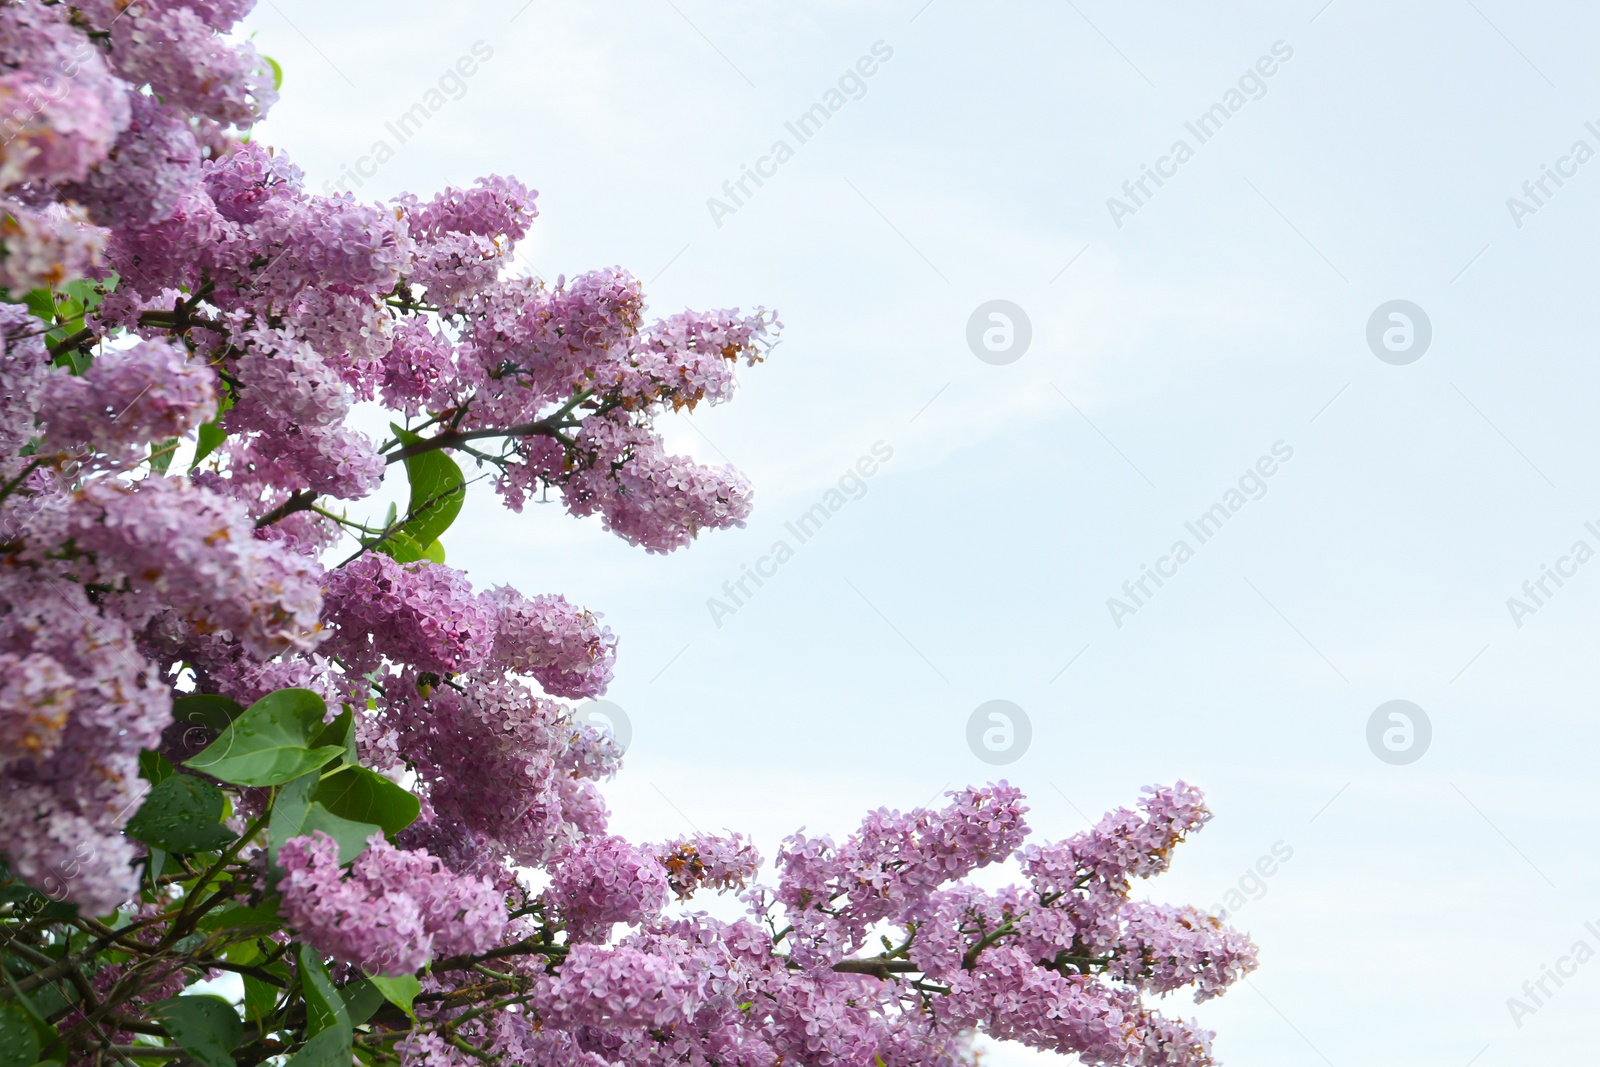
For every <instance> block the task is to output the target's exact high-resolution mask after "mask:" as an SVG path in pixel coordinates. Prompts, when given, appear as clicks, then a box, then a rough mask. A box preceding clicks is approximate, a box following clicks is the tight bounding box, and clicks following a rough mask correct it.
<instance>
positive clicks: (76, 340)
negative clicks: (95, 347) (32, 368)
mask: <svg viewBox="0 0 1600 1067" xmlns="http://www.w3.org/2000/svg"><path fill="white" fill-rule="evenodd" d="M92 340H94V331H93V330H91V329H89V327H87V326H85V327H84V328H83V329H81V330H79V331H78V332H77V333H74V334H68V335H67V336H66V337H63V338H62V339H61V340H59V341H57V342H56V343H55V344H53V345H51V346H50V349H49V352H50V358H51V359H55V358H56V357H57V356H59V355H61V354H63V353H65V352H71V351H72V350H73V349H74V348H77V347H78V346H79V345H81V344H83V343H84V342H85V341H92Z"/></svg>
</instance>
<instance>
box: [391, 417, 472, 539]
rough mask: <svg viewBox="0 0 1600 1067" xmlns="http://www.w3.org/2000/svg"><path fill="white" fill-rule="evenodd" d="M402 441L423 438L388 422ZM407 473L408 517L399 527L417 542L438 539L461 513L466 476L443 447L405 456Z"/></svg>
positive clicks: (407, 442)
mask: <svg viewBox="0 0 1600 1067" xmlns="http://www.w3.org/2000/svg"><path fill="white" fill-rule="evenodd" d="M390 428H391V429H393V430H394V433H395V437H396V438H397V439H398V440H399V441H400V443H401V444H406V445H410V444H416V443H417V442H418V441H421V440H422V438H421V437H418V436H417V435H416V434H414V433H411V432H410V431H409V430H402V429H401V428H400V427H398V426H393V425H391V427H390ZM406 477H407V478H408V479H409V480H410V482H411V499H410V500H409V501H408V502H407V505H406V511H407V514H409V515H410V516H411V517H410V518H409V519H407V520H406V524H405V526H403V527H401V529H402V530H403V531H404V532H405V534H406V536H408V537H410V538H411V539H412V540H413V541H415V542H417V544H418V545H420V546H424V547H426V546H428V545H431V544H433V542H435V541H437V540H438V539H439V538H440V536H442V535H443V534H444V532H445V531H446V530H448V529H449V528H450V524H451V523H453V522H455V521H456V516H457V515H459V514H460V513H461V504H462V502H463V501H465V500H466V498H467V492H466V481H467V480H466V478H465V477H464V476H463V475H462V473H461V468H460V467H458V466H456V461H455V460H453V459H451V458H450V457H449V456H447V455H445V454H444V451H443V450H442V449H437V448H436V449H434V450H433V451H431V452H422V453H419V454H417V455H415V456H407V457H406Z"/></svg>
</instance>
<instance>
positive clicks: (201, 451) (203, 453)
mask: <svg viewBox="0 0 1600 1067" xmlns="http://www.w3.org/2000/svg"><path fill="white" fill-rule="evenodd" d="M227 439H228V431H226V430H224V429H223V428H222V426H221V424H220V423H219V422H217V421H216V420H215V419H213V420H212V421H211V422H202V423H201V424H200V429H199V430H198V431H196V433H195V442H196V443H195V450H194V460H193V461H192V462H191V463H190V464H189V469H190V470H194V469H195V468H196V467H198V466H200V461H201V460H203V459H205V458H206V457H207V456H209V455H211V453H213V452H215V451H216V450H217V449H218V448H220V447H221V446H222V442H224V441H226V440H227Z"/></svg>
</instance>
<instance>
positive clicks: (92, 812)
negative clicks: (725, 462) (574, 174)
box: [0, 0, 1256, 1067]
mask: <svg viewBox="0 0 1600 1067" xmlns="http://www.w3.org/2000/svg"><path fill="white" fill-rule="evenodd" d="M250 7H251V3H250V2H249V0H229V2H202V0H140V2H138V3H133V2H130V0H82V2H77V3H60V2H47V0H10V2H0V127H3V139H0V285H3V286H4V291H3V292H0V297H3V302H0V342H3V353H0V385H3V387H4V388H3V391H0V395H3V397H4V399H3V401H0V563H3V566H0V860H3V866H0V926H3V927H4V932H3V934H0V946H3V947H0V964H3V968H4V972H5V973H4V977H5V982H4V983H3V986H0V1067H10V1065H11V1064H13V1063H15V1064H18V1065H24V1067H25V1065H26V1064H29V1063H33V1062H36V1061H43V1062H54V1063H68V1062H70V1063H75V1064H76V1063H94V1064H110V1063H124V1064H125V1063H127V1062H129V1061H130V1060H132V1061H140V1060H149V1059H157V1060H165V1059H168V1058H170V1057H171V1056H172V1055H174V1054H178V1053H181V1054H183V1055H186V1056H188V1057H190V1058H192V1059H194V1060H196V1061H198V1062H200V1063H203V1064H205V1065H206V1067H227V1065H228V1064H230V1063H231V1064H235V1065H244V1064H255V1063H260V1062H263V1061H266V1060H269V1059H271V1060H273V1061H274V1062H275V1063H284V1062H287V1063H288V1064H290V1065H293V1067H316V1065H323V1064H337V1065H340V1067H343V1065H348V1064H350V1063H352V1062H353V1061H356V1060H359V1061H360V1062H361V1063H364V1064H379V1063H390V1062H395V1061H398V1062H401V1063H406V1064H447V1063H448V1064H468V1063H474V1062H486V1063H497V1062H506V1063H515V1064H539V1065H542V1067H602V1065H607V1064H618V1063H630V1064H661V1065H665V1064H669V1063H683V1064H691V1065H704V1067H713V1065H715V1067H724V1065H730V1067H731V1065H740V1067H770V1065H772V1064H775V1063H782V1062H786V1061H787V1062H794V1063H804V1064H816V1065H820V1067H833V1065H841V1067H874V1065H875V1067H909V1065H912V1064H917V1065H923V1064H957V1063H970V1062H972V1060H973V1056H974V1051H973V1039H974V1037H975V1035H980V1034H986V1035H989V1036H991V1037H993V1038H997V1039H1004V1040H1015V1041H1020V1042H1022V1043H1024V1044H1027V1045H1030V1046H1032V1047H1035V1048H1039V1049H1045V1050H1051V1051H1056V1052H1062V1053H1073V1054H1077V1055H1078V1056H1079V1057H1080V1058H1081V1060H1082V1061H1083V1062H1086V1063H1094V1064H1101V1063H1104V1064H1183V1065H1198V1064H1206V1063H1210V1062H1212V1059H1211V1051H1210V1035H1209V1034H1207V1033H1206V1032H1204V1031H1202V1030H1201V1029H1199V1027H1198V1026H1197V1025H1196V1024H1193V1023H1184V1022H1180V1021H1177V1020H1175V1019H1172V1018H1168V1017H1166V1016H1164V1015H1162V1014H1160V1013H1158V1012H1157V1011H1156V1009H1155V1008H1154V1007H1153V1006H1152V1004H1151V998H1154V997H1159V996H1161V995H1164V994H1167V993H1170V992H1173V991H1178V990H1189V991H1192V992H1193V994H1194V998H1195V999H1196V1000H1204V999H1206V998H1208V997H1211V996H1215V995H1216V994H1218V993H1221V992H1222V991H1223V990H1225V989H1226V988H1227V987H1228V986H1229V985H1230V984H1231V983H1233V982H1234V981H1236V980H1238V979H1239V978H1240V977H1241V976H1242V975H1244V974H1245V973H1246V972H1248V971H1249V970H1251V969H1252V968H1254V966H1255V964H1256V956H1255V948H1254V946H1253V945H1252V944H1251V943H1250V941H1249V940H1248V939H1247V938H1246V937H1244V936H1243V935H1242V934H1239V933H1238V932H1236V931H1232V930H1229V929H1227V928H1225V927H1224V926H1223V925H1222V924H1221V922H1220V921H1219V920H1218V919H1217V918H1215V917H1213V916H1210V915H1207V914H1205V913H1203V912H1201V911H1199V910H1197V909H1194V908H1187V907H1170V906H1165V905H1158V904H1153V903H1149V902H1144V901H1136V900H1133V899H1131V894H1132V893H1133V887H1134V883H1135V881H1136V880H1138V879H1143V878H1146V877H1148V876H1150V875H1153V874H1157V873H1159V872H1161V871H1162V870H1164V869H1166V867H1167V865H1168V862H1169V858H1170V854H1171V852H1172V850H1173V848H1174V847H1175V846H1176V845H1177V844H1178V843H1179V842H1180V841H1182V840H1183V838H1184V837H1185V835H1187V834H1188V833H1190V832H1193V831H1195V830H1198V829H1199V828H1200V827H1201V826H1202V825H1204V823H1205V822H1206V821H1207V820H1208V819H1209V818H1210V813H1209V811H1208V810H1207V809H1206V807H1205V805H1204V802H1203V799H1202V797H1201V794H1200V793H1199V791H1198V790H1196V789H1194V788H1192V787H1190V786H1188V785H1185V784H1183V783H1178V784H1177V785H1176V786H1173V787H1170V788H1159V789H1151V790H1148V791H1147V792H1146V794H1145V795H1144V796H1143V798H1142V799H1141V800H1140V801H1139V805H1138V808H1137V810H1121V811H1118V812H1115V813H1113V814H1111V815H1108V816H1106V818H1105V819H1104V820H1103V821H1102V822H1100V823H1099V824H1098V825H1097V826H1095V827H1094V828H1092V829H1090V830H1087V831H1084V832H1083V833H1080V834H1077V835H1075V836H1073V837H1071V838H1068V839H1067V840H1065V841H1058V842H1052V843H1045V844H1029V843H1028V834H1029V831H1028V827H1027V824H1026V822H1025V820H1024V814H1025V812H1026V808H1025V807H1024V804H1023V798H1022V796H1021V795H1020V793H1019V792H1018V791H1017V790H1015V789H1014V788H1012V787H1010V786H1008V785H1007V784H1006V783H1004V782H1001V783H999V784H991V785H988V786H985V787H982V788H969V789H963V790H958V791H955V792H953V793H951V794H949V796H948V802H947V803H945V804H944V805H943V806H942V807H938V808H929V809H922V808H919V809H916V810H913V811H910V812H905V813H902V812H898V811H888V810H880V811H877V812H873V813H871V814H869V815H868V816H867V817H866V818H865V820H864V821H863V822H862V824H861V827H860V829H859V830H858V831H857V832H855V833H854V834H852V835H851V836H850V837H848V838H847V839H846V840H844V841H843V842H835V841H833V840H832V839H830V838H827V837H806V836H803V835H799V834H796V835H794V836H792V837H790V838H789V839H787V840H786V841H784V842H783V844H782V846H781V847H780V849H779V851H778V853H777V855H776V857H774V863H773V865H772V866H771V867H767V866H766V865H764V863H763V860H762V857H761V856H760V854H759V853H758V852H757V851H756V849H755V848H754V846H753V845H752V844H751V843H750V842H749V841H748V840H747V839H745V838H744V837H742V836H740V835H737V834H734V835H730V836H725V837H718V836H709V835H696V836H694V837H689V838H681V839H677V840H673V841H666V842H658V843H640V842H631V841H628V840H625V839H623V838H622V837H619V836H616V835H613V834H610V833H609V832H608V829H607V818H608V813H607V811H606V807H605V803H604V800H603V799H602V796H601V794H600V792H599V788H598V787H599V783H600V782H602V781H604V780H605V779H607V778H608V777H609V776H611V775H612V774H614V773H615V772H616V771H617V768H618V764H619V761H620V752H619V750H618V748H617V745H616V743H615V741H614V740H613V739H612V738H611V737H610V736H609V735H608V734H606V733H604V732H602V731H599V730H596V729H595V728H593V727H591V726H590V725H587V724H586V723H584V722H583V721H582V720H581V719H579V718H575V717H574V713H573V708H572V706H571V704H570V702H571V701H574V700H578V699H583V698H593V697H597V696H599V695H601V694H603V693H604V692H605V690H606V686H607V684H608V683H609V682H610V681H611V678H612V674H613V669H614V664H615V659H616V653H617V641H616V638H615V636H614V635H613V634H612V633H611V631H610V630H609V629H608V628H607V627H605V626H604V625H603V624H602V622H601V620H600V617H599V615H598V614H596V613H595V612H593V611H590V610H587V609H585V608H583V607H580V606H577V605H574V604H571V603H569V602H568V601H567V600H565V599H564V598H563V597H561V596H560V595H558V594H556V593H554V592H550V591H540V592H537V593H535V594H532V595H529V594H525V593H523V592H520V591H518V590H515V589H512V588H509V587H498V588H493V589H477V588H475V587H474V585H473V583H472V582H471V580H470V578H469V577H468V575H467V574H465V573H464V572H462V571H460V570H458V569H454V568H452V567H450V566H449V565H448V564H447V563H446V561H445V560H446V555H445V552H446V549H445V541H446V539H447V538H446V535H447V534H450V531H451V525H452V522H453V520H454V519H455V517H456V515H457V514H458V512H459V511H460V509H461V505H462V501H463V499H464V496H465V494H466V492H467V491H468V489H469V487H471V486H474V485H477V484H478V483H479V482H486V483H488V486H486V487H484V488H488V487H492V488H493V489H494V491H495V492H496V493H498V494H499V496H500V497H501V498H502V500H503V501H504V503H505V504H506V506H507V507H509V508H511V509H512V510H514V511H520V510H521V509H522V508H523V507H525V506H526V505H527V504H528V503H529V502H530V501H534V500H538V501H547V500H558V501H560V503H561V504H562V505H563V506H565V508H566V509H567V510H568V511H569V512H571V513H572V514H573V515H576V516H591V515H594V516H599V520H600V524H601V525H602V526H603V527H604V528H605V529H607V530H610V531H611V532H612V533H614V534H616V535H617V536H619V537H621V538H623V539H624V540H626V541H627V542H629V543H630V544H633V545H636V546H639V547H642V548H643V549H645V550H646V551H647V552H670V551H674V550H677V549H680V548H683V547H685V546H687V545H688V544H690V543H691V542H692V541H693V540H694V539H695V538H696V537H697V536H698V535H699V534H701V533H702V532H704V531H706V530H715V529H722V528H727V527H730V526H740V525H742V524H743V522H744V520H745V518H746V516H747V515H748V514H749V511H750V507H751V491H750V487H749V486H748V484H747V483H746V482H745V480H744V479H743V478H742V477H741V476H740V475H739V474H738V472H737V471H735V470H733V469H732V468H730V467H711V466H705V465H702V464H699V463H697V462H695V461H694V460H693V459H691V458H689V457H685V456H678V455H672V454H669V453H668V451H667V450H666V448H665V447H664V446H663V444H662V441H661V437H660V435H659V433H658V432H657V430H656V428H655V420H656V418H657V416H658V415H660V414H662V413H663V412H666V411H669V410H670V411H679V410H685V409H693V408H695V407H696V406H697V405H699V404H701V403H706V404H716V403H720V402H723V401H725V400H727V399H729V398H730V397H731V395H732V393H733V390H734V384H735V380H734V368H735V367H736V366H737V365H739V364H741V363H743V364H746V365H752V364H755V363H758V362H760V361H761V360H762V359H763V358H764V357H765V355H766V354H767V352H768V351H769V350H770V348H771V346H772V345H773V343H774V342H775V340H776V336H777V331H778V328H779V324H778V322H777V320H776V319H775V317H774V316H773V315H771V314H770V313H768V312H766V311H764V310H761V309H757V310H755V311H752V312H741V311H737V310H718V311H710V312H691V311H685V312H682V313H678V314H674V315H671V316H668V317H666V318H663V319H652V318H650V317H648V315H647V312H646V305H645V300H644V294H643V291H642V288H641V286H640V284H639V282H638V281H637V280H636V279H635V278H633V277H632V276H631V275H630V274H628V273H627V272H626V271H623V270H621V269H620V268H612V269H606V270H598V271H593V272H590V273H586V274H582V275H578V276H575V277H572V278H565V277H563V278H559V279H557V281H556V282H555V283H554V284H553V285H551V284H547V283H545V282H543V281H538V280H530V279H527V278H517V277H511V276H509V275H508V274H507V272H506V267H507V266H508V264H509V262H510V259H511V256H512V252H513V249H514V248H515V246H516V244H517V242H518V241H519V240H521V239H522V238H523V237H524V236H525V235H526V234H527V232H528V230H529V227H530V226H531V225H532V224H533V222H534V220H535V218H536V216H537V214H538V212H537V207H536V194H535V193H534V192H533V191H532V190H530V189H528V188H527V187H525V186H524V185H522V184H521V183H519V182H517V181H516V180H514V179H511V178H504V177H489V178H484V179H481V180H479V181H478V182H477V183H476V184H474V185H473V186H472V187H471V188H468V189H447V190H445V191H444V192H442V193H440V194H438V195H437V196H434V197H432V198H430V199H426V200H424V199H421V198H418V197H415V196H404V197H399V198H397V199H395V200H393V201H390V202H387V203H360V202H357V201H356V200H355V199H354V198H353V197H351V196H349V195H344V196H333V197H324V196H313V195H311V194H309V193H307V192H306V190H305V187H304V182H303V176H302V174H301V172H300V170H299V169H298V168H296V167H295V166H294V165H293V164H292V163H290V162H289V160H288V159H287V158H286V157H285V156H284V155H283V154H282V153H280V152H275V151H273V150H272V149H270V148H268V147H266V146H264V145H262V144H260V143H259V142H257V141H254V140H250V139H249V138H248V137H247V136H246V134H247V132H248V128H249V127H250V125H251V124H252V123H254V122H255V121H256V120H258V119H260V118H261V117H262V115H263V114H264V113H265V111H266V110H267V108H269V107H270V106H271V104H272V103H273V101H274V100H275V98H276V88H277V86H276V78H275V70H276V68H275V66H274V65H272V64H271V63H270V61H268V60H265V59H264V58H263V57H261V56H259V55H258V54H257V53H256V52H255V51H254V50H253V49H252V48H251V47H250V46H249V45H248V44H245V43H241V42H240V41H238V40H237V39H236V38H234V37H231V36H227V33H228V31H229V30H230V29H231V28H232V27H233V26H234V24H235V23H236V22H237V20H238V19H239V18H241V17H242V16H243V15H244V14H245V13H246V12H247V11H248V10H249V8H250ZM358 402H373V403H375V404H378V405H381V406H382V407H383V408H385V409H387V410H388V411H389V412H390V414H391V416H392V418H393V423H392V425H391V429H390V431H389V433H388V434H387V435H385V437H384V439H382V440H374V439H373V438H371V437H369V436H368V435H366V434H364V433H362V432H361V431H360V430H358V429H356V428H355V427H354V426H353V425H352V424H351V422H350V414H351V411H352V407H353V405H355V404H356V403H358ZM389 478H397V479H398V478H403V479H405V484H406V485H407V487H408V489H409V498H408V500H407V504H406V507H405V509H404V510H403V511H402V510H401V509H400V508H398V507H396V508H394V509H392V510H391V512H390V513H389V514H388V515H386V516H382V517H375V516H365V517H361V518H356V517H352V516H353V515H357V514H364V513H363V512H362V509H361V505H360V503H359V502H360V501H362V500H363V499H365V498H367V497H369V496H370V495H371V494H372V493H373V492H374V491H375V490H376V489H377V488H378V487H379V486H380V485H382V484H383V483H384V481H385V480H386V479H389ZM475 491H482V490H475ZM996 864H1008V865H1010V867H1011V869H1013V870H1014V871H1015V872H1016V878H1017V881H1016V882H1015V884H1013V885H1010V886H1008V887H1007V888H1004V889H1001V890H988V889H983V888H979V886H978V885H977V884H975V883H974V882H972V881H970V880H969V876H970V875H971V874H973V872H975V871H978V870H979V869H982V868H986V867H992V866H994V865H996ZM712 894H721V895H724V896H726V897H728V898H730V899H731V900H732V901H734V902H735V904H736V908H735V909H733V910H729V909H728V908H726V907H724V908H721V909H719V910H720V912H721V913H724V914H734V913H736V912H737V913H740V914H742V917H741V918H738V919H736V920H731V921H730V920H726V919H718V918H714V917H712V915H710V914H708V913H707V912H705V911H703V910H700V909H701V907H702V906H703V904H704V902H705V900H706V898H707V896H708V895H712ZM227 975H232V976H234V977H235V978H236V980H237V982H238V983H240V985H241V986H242V990H243V996H242V998H240V999H239V1000H238V1002H237V1003H230V1002H229V1001H227V1000H224V999H222V998H219V997H217V996H215V995H212V994H208V993H204V992H200V991H190V992H185V990H187V989H189V988H190V987H191V986H193V985H194V984H195V983H196V982H199V981H202V980H206V979H216V978H219V977H223V976H227ZM235 988H238V986H235ZM152 1050H155V1051H152Z"/></svg>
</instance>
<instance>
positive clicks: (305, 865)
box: [278, 830, 506, 975]
mask: <svg viewBox="0 0 1600 1067" xmlns="http://www.w3.org/2000/svg"><path fill="white" fill-rule="evenodd" d="M278 862H279V863H280V864H281V865H282V866H283V870H284V877H283V879H282V881H280V882H279V883H278V891H279V893H280V894H281V895H282V898H283V905H282V908H283V914H284V917H285V918H286V919H288V921H289V923H290V925H291V926H293V927H294V928H295V929H296V930H298V931H299V932H300V933H301V934H302V935H304V936H305V937H306V938H307V939H308V940H309V941H310V942H311V944H313V945H315V946H316V947H317V948H318V949H319V950H320V951H322V952H325V953H327V954H328V955H330V956H333V957H334V958H336V959H339V960H342V961H344V962H345V963H350V964H354V965H355V966H356V967H358V968H360V969H361V970H362V971H364V972H365V973H367V974H378V975H400V974H412V973H414V972H416V971H418V970H421V969H422V968H423V967H425V966H427V965H428V962H429V961H430V960H432V959H434V958H435V957H437V956H451V955H456V954H459V953H472V952H482V951H484V950H485V949H488V948H491V947H493V946H494V945H495V944H497V943H498V942H499V938H500V934H501V931H502V930H504V929H505V925H506V909H505V901H504V899H503V898H502V897H501V895H500V893H499V891H498V890H497V889H496V888H495V886H493V885H492V884H491V883H489V882H488V881H487V880H484V879H479V878H472V877H467V876H462V875H457V874H452V873H451V872H450V871H449V870H447V869H446V868H445V866H444V865H443V864H442V863H440V862H439V861H438V860H437V859H435V858H433V857H432V856H430V855H428V853H427V852H426V851H423V850H417V851H413V852H408V851H405V850H402V849H397V848H395V847H393V846H392V845H389V844H388V843H386V842H385V841H384V840H383V835H382V834H374V835H373V837H372V840H371V841H370V842H368V844H367V848H366V850H365V851H364V852H362V853H361V855H360V856H358V857H357V858H356V861H355V862H354V863H353V864H352V865H351V866H350V869H349V870H348V871H346V870H345V869H343V868H341V867H340V866H339V846H338V845H337V844H336V843H335V842H334V840H333V838H331V837H329V836H328V835H327V834H325V833H323V832H322V831H320V830H319V831H317V832H316V833H314V834H312V835H310V836H308V837H295V838H290V839H289V840H288V841H287V842H285V843H284V845H283V846H282V848H280V849H279V850H278Z"/></svg>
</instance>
